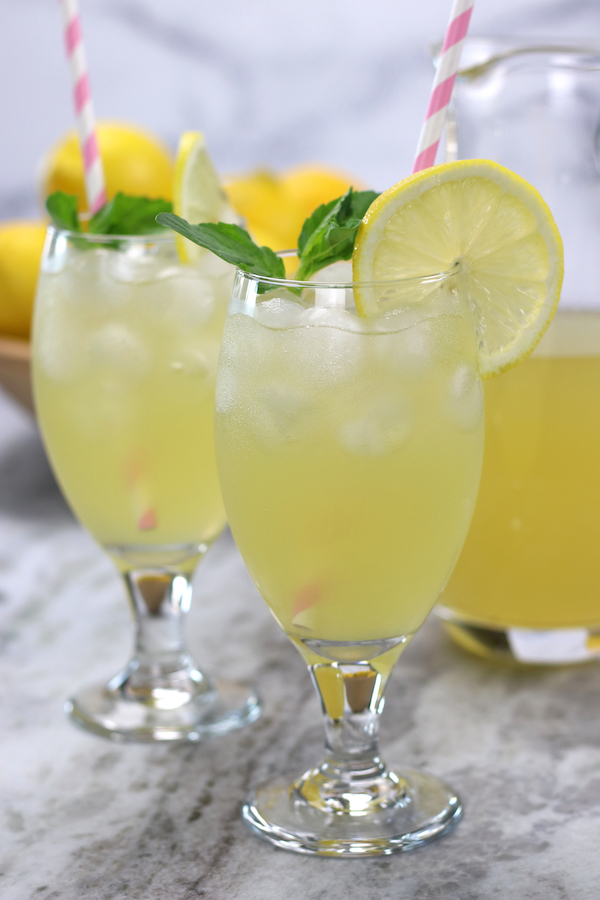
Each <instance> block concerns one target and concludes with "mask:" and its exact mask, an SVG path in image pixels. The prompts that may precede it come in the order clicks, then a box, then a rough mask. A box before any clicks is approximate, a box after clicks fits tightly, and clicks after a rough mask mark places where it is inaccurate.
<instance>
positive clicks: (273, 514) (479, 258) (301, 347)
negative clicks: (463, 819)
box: [157, 160, 562, 857]
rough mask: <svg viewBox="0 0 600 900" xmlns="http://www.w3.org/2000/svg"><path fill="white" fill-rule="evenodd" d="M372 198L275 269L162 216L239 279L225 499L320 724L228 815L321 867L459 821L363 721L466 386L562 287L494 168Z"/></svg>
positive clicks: (461, 483)
mask: <svg viewBox="0 0 600 900" xmlns="http://www.w3.org/2000/svg"><path fill="white" fill-rule="evenodd" d="M372 195H373V192H354V191H353V190H351V189H349V190H348V191H347V192H346V194H344V195H343V196H342V197H340V198H338V199H337V200H333V201H331V203H330V204H326V205H324V206H321V207H319V209H317V210H315V212H314V213H313V215H312V216H311V217H310V218H309V219H308V220H307V222H305V224H304V226H303V228H302V232H301V233H300V236H299V238H298V247H297V253H294V254H285V256H286V257H289V256H296V257H297V262H298V265H297V267H296V266H294V260H292V267H293V268H290V269H288V266H287V265H286V264H285V262H284V259H283V258H281V257H280V256H279V257H278V256H277V255H276V254H275V253H273V251H272V248H268V247H265V246H258V245H257V244H255V243H254V242H253V241H252V239H251V238H250V236H249V235H248V234H247V233H246V232H245V231H243V230H242V229H241V228H239V227H237V226H231V225H226V224H221V225H217V224H211V223H210V222H208V223H200V224H197V225H193V224H191V223H190V222H187V221H186V220H185V219H183V218H181V217H177V216H176V215H173V214H169V213H161V214H159V216H158V219H157V220H158V221H159V222H160V223H161V224H163V225H166V226H169V227H172V228H173V229H174V230H175V231H176V232H177V233H178V234H180V235H181V236H182V237H184V238H186V239H188V240H191V241H193V242H194V243H196V244H197V245H198V246H199V247H204V248H205V249H212V250H213V251H214V252H216V253H219V254H220V255H221V256H222V258H223V259H227V260H228V261H230V262H232V263H234V264H236V265H237V266H238V272H237V275H236V280H235V283H234V288H233V293H232V297H231V301H230V304H229V311H228V318H227V321H226V324H225V330H224V332H223V343H222V349H221V356H220V361H219V373H218V376H217V389H216V395H215V402H216V431H215V434H216V448H217V463H218V467H219V475H220V478H221V485H222V489H223V498H224V501H225V507H226V509H227V515H228V519H229V522H230V525H231V529H232V532H233V535H234V537H235V539H236V542H237V545H238V547H239V550H240V552H241V554H242V557H243V559H244V561H245V563H246V565H247V566H248V570H249V572H250V575H251V576H252V578H253V581H254V582H255V584H256V586H257V588H258V590H259V591H260V593H261V595H262V596H263V598H264V599H265V601H266V602H267V604H268V605H269V607H270V609H271V610H272V612H273V613H274V615H275V617H276V618H277V620H278V622H279V623H280V625H281V626H282V628H283V629H284V631H285V632H286V633H287V634H288V636H289V637H290V638H291V640H292V642H293V643H294V644H295V646H296V647H297V648H298V650H299V651H300V652H301V654H302V656H303V657H304V660H305V661H306V663H307V664H308V667H309V670H310V673H311V677H312V680H313V683H314V685H315V687H316V689H317V692H318V695H319V699H320V701H321V707H322V710H323V713H324V714H325V735H326V738H325V755H324V759H323V761H322V763H321V764H320V765H318V766H317V767H315V768H313V769H310V770H309V771H306V772H304V773H303V774H301V775H300V776H299V777H298V773H296V774H295V775H293V776H292V777H291V778H290V777H289V776H281V777H274V778H271V779H269V780H268V781H267V782H265V783H264V784H262V785H260V786H259V787H258V788H257V789H256V790H255V791H253V792H252V793H251V794H250V796H249V797H248V799H247V800H246V803H245V805H244V807H243V816H244V819H245V821H246V823H247V824H248V825H249V827H250V828H251V830H252V831H254V832H255V833H256V834H258V835H260V836H261V837H263V838H265V839H266V840H268V841H270V842H271V843H273V844H275V845H276V846H279V847H284V848H288V849H291V850H294V851H298V852H304V853H315V854H321V855H325V856H338V855H339V856H344V855H346V856H353V857H356V856H358V855H376V854H382V853H391V852H393V851H395V850H399V849H408V848H410V847H414V846H420V845H421V844H423V843H425V842H427V841H430V840H432V839H433V838H434V837H437V836H440V835H441V834H443V833H444V832H445V831H446V830H447V829H448V828H449V827H450V826H451V825H452V824H453V823H454V822H456V821H457V819H458V818H459V817H460V814H461V804H460V801H459V799H458V797H457V796H456V794H455V793H454V792H453V791H452V789H451V788H450V787H449V786H448V785H446V784H445V783H444V782H442V781H440V780H439V779H437V778H435V777H432V776H429V775H424V774H423V773H420V772H413V771H406V770H398V769H394V770H392V769H389V768H388V767H387V766H386V764H385V762H384V761H383V759H382V758H381V756H380V753H379V748H378V741H377V730H378V717H379V715H380V713H381V712H382V710H383V704H384V691H385V687H386V684H387V682H388V679H389V675H390V673H391V671H392V668H393V665H394V663H395V662H396V660H397V659H398V656H399V655H400V652H401V650H402V647H403V646H405V645H406V643H407V641H408V640H409V639H410V638H411V637H412V635H413V634H414V633H415V631H416V630H417V629H418V628H419V626H420V625H421V624H422V622H423V621H424V619H425V617H426V615H427V613H428V611H429V609H430V608H431V607H432V605H433V604H434V603H435V601H436V599H437V597H438V595H439V592H440V591H441V590H442V589H443V587H444V585H445V583H446V581H447V579H448V577H449V575H450V572H451V571H452V567H453V565H454V563H455V562H456V559H457V556H458V553H459V551H460V549H461V545H462V543H463V540H464V537H465V535H466V532H467V529H468V526H469V522H470V517H471V515H472V511H473V508H474V505H475V497H476V492H477V487H478V483H479V476H480V471H481V460H482V451H483V432H484V424H483V391H482V388H481V381H480V379H481V378H482V377H491V376H493V375H496V374H499V373H501V372H502V371H504V370H506V369H509V368H511V367H512V366H514V365H516V364H517V363H518V362H519V360H521V359H523V358H524V357H525V356H527V355H528V354H529V353H531V351H532V350H533V348H534V347H535V345H536V344H537V342H538V341H539V339H540V337H541V336H542V334H543V333H544V331H545V330H546V328H547V327H548V324H549V322H550V320H551V319H552V316H553V314H554V311H555V309H556V305H557V303H558V295H559V291H560V284H561V279H562V249H561V243H560V236H559V235H558V232H557V230H556V226H555V225H554V223H553V220H552V217H551V215H550V213H549V211H548V209H547V207H546V206H545V204H544V202H543V200H542V198H541V197H540V196H539V195H538V194H537V193H536V192H535V191H534V190H533V189H532V188H531V187H530V186H529V185H527V184H526V183H525V182H523V181H522V179H519V178H518V177H517V176H514V174H513V173H510V172H508V171H507V170H505V169H502V168H501V167H499V166H495V165H494V164H493V163H489V162H487V161H485V160H476V161H470V162H469V163H457V164H452V165H446V166H439V167H436V168H433V169H431V170H429V171H427V172H424V173H423V172H421V173H418V174H417V175H415V176H412V177H409V178H408V179H405V180H404V181H402V182H399V184H397V185H394V186H393V187H392V188H390V189H388V190H387V191H385V192H384V193H383V194H380V195H379V196H372ZM350 256H352V269H351V272H347V274H346V277H344V267H346V269H348V268H349V266H348V263H347V262H345V261H346V260H348V259H349V258H350ZM287 262H288V263H289V262H290V260H289V258H288V259H287ZM286 271H294V273H295V274H294V276H293V277H292V278H290V279H286V278H285V272H286Z"/></svg>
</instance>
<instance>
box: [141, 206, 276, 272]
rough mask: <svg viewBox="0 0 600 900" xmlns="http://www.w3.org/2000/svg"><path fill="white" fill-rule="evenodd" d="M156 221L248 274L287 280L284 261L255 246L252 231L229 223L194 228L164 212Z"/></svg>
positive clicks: (209, 223)
mask: <svg viewBox="0 0 600 900" xmlns="http://www.w3.org/2000/svg"><path fill="white" fill-rule="evenodd" d="M156 221H157V222H158V223H159V224H160V225H164V226H165V227H167V228H172V229H173V231H176V232H177V233H178V234H181V235H183V237H186V238H187V239H188V240H190V241H193V242H194V243H195V244H199V246H200V247H205V248H206V249H207V250H210V251H211V252H212V253H215V254H216V255H217V256H220V257H221V259H224V260H225V262H228V263H231V264H232V265H234V266H237V267H238V269H242V270H243V271H244V272H249V273H250V274H252V275H259V276H262V277H263V278H285V266H284V264H283V260H282V259H280V258H279V256H277V254H276V253H274V252H273V251H272V250H271V249H270V248H269V247H259V246H258V244H255V243H254V241H253V240H252V238H251V237H250V235H249V234H248V232H247V231H245V230H244V229H243V228H240V226H239V225H229V224H227V223H225V222H219V223H218V224H215V223H214V222H202V223H201V224H200V225H190V223H189V222H186V220H185V219H182V218H180V217H179V216H175V215H173V214H172V213H161V214H160V215H158V216H157V217H156Z"/></svg>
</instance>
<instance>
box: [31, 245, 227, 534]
mask: <svg viewBox="0 0 600 900" xmlns="http://www.w3.org/2000/svg"><path fill="white" fill-rule="evenodd" d="M54 240H55V241H61V240H63V241H64V238H62V237H61V236H55V237H54ZM113 243H114V242H113ZM204 266H205V270H204V271H202V270H201V269H194V268H191V267H189V266H184V265H182V264H181V263H180V262H179V260H178V258H177V256H176V253H175V248H174V241H173V240H172V238H171V237H170V236H168V237H167V238H166V239H165V238H160V239H158V238H157V240H156V243H154V244H150V245H148V244H147V243H143V242H141V241H140V242H137V243H136V242H135V241H132V242H130V243H129V245H128V246H127V247H126V248H119V247H116V248H115V247H114V246H110V245H108V246H107V243H106V241H104V242H102V241H101V240H98V241H97V243H95V245H94V246H92V247H91V249H86V250H85V251H81V252H77V251H76V250H75V249H73V248H71V249H70V252H69V251H67V252H65V253H64V254H63V256H62V257H61V262H60V265H59V266H56V265H55V266H54V267H52V268H49V267H46V269H45V270H44V271H42V274H41V277H40V283H39V289H38V297H37V306H36V320H35V335H34V356H35V358H36V362H37V364H36V366H35V369H34V372H35V396H36V406H37V412H38V416H39V420H40V425H41V428H42V432H43V435H44V439H45V442H46V445H47V448H48V452H49V455H50V458H51V461H52V465H53V467H54V470H55V472H56V474H57V476H58V479H59V481H60V483H61V485H62V487H63V489H64V491H65V495H66V496H67V497H68V498H69V502H70V503H71V505H72V506H73V509H74V511H75V513H76V514H77V516H78V518H79V519H80V520H81V521H82V522H83V524H84V525H85V526H86V528H88V529H89V530H90V532H91V533H92V534H93V535H94V537H96V539H97V540H98V541H99V542H100V543H102V544H104V545H110V546H125V545H152V546H155V545H163V546H164V545H191V544H207V545H208V544H210V543H211V542H212V541H213V540H214V539H215V538H216V537H217V536H218V535H219V534H220V532H221V531H222V529H223V527H224V524H225V513H224V510H223V504H222V501H221V496H220V492H219V485H218V480H217V472H216V465H215V457H214V449H213V403H214V383H215V375H216V367H217V360H218V354H219V342H220V337H221V332H222V328H223V322H224V318H225V312H226V304H227V298H228V294H229V287H230V283H231V282H230V270H229V269H228V267H226V266H225V265H224V264H223V263H222V262H221V261H220V260H217V259H215V258H214V257H213V258H208V259H207V260H206V261H205V263H204ZM211 268H212V272H211Z"/></svg>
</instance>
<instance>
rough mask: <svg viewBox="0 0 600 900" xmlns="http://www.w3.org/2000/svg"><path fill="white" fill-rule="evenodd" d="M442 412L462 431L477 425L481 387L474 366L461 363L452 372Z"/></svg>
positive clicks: (481, 399)
mask: <svg viewBox="0 0 600 900" xmlns="http://www.w3.org/2000/svg"><path fill="white" fill-rule="evenodd" d="M444 413H445V415H446V417H447V418H448V419H449V420H450V421H451V422H452V423H453V424H455V425H457V426H458V427H459V428H461V429H462V430H463V431H473V430H474V429H475V428H478V427H479V424H480V423H481V418H482V416H483V389H482V387H481V382H480V380H479V377H478V375H477V372H476V370H475V367H474V366H468V365H464V364H462V365H460V366H458V368H456V369H454V371H453V372H452V374H451V376H450V379H449V382H448V389H447V393H446V397H445V402H444Z"/></svg>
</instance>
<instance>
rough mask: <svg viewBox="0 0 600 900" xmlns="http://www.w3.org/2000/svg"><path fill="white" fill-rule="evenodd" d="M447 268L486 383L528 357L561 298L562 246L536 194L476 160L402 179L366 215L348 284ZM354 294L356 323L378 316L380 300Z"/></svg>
mask: <svg viewBox="0 0 600 900" xmlns="http://www.w3.org/2000/svg"><path fill="white" fill-rule="evenodd" d="M456 261H458V262H459V263H460V266H461V278H462V280H463V283H464V285H465V287H466V291H467V294H468V297H469V303H470V306H471V310H472V313H473V317H474V323H475V329H476V333H477V337H478V350H479V365H480V369H481V374H482V376H483V377H484V378H489V377H491V376H492V375H498V374H499V373H500V372H503V371H504V370H505V369H510V368H511V367H512V366H515V365H516V364H517V363H518V362H520V361H521V360H522V359H524V358H525V357H526V356H528V355H529V354H530V353H531V351H532V350H533V349H534V347H535V346H536V344H537V343H538V341H539V340H540V338H541V337H542V335H543V334H544V332H545V330H546V328H547V327H548V325H549V324H550V321H551V319H552V317H553V315H554V312H555V310H556V306H557V304H558V300H559V296H560V288H561V284H562V276H563V251H562V241H561V239H560V234H559V233H558V229H557V227H556V225H555V223H554V219H553V218H552V215H551V213H550V210H549V209H548V207H547V206H546V204H545V203H544V201H543V200H542V198H541V197H540V195H539V194H538V192H537V191H536V190H535V188H533V187H532V186H531V185H530V184H528V182H526V181H525V180H524V179H523V178H520V177H519V176H518V175H515V173H514V172H511V171H510V170H509V169H505V168H504V167H503V166H500V165H498V164H497V163H494V162H491V161H489V160H481V159H479V160H473V159H467V160H460V161H458V162H450V163H444V164H443V165H441V166H434V167H433V168H431V169H425V170H424V171H422V172H417V173H416V174H415V175H410V176H409V177H408V178H405V179H404V181H400V182H399V183H398V184H396V185H394V186H393V187H391V188H389V190H387V191H385V192H384V193H383V194H380V196H379V197H378V198H377V200H375V202H374V203H373V204H372V205H371V206H370V208H369V210H368V211H367V214H366V215H365V217H364V219H363V221H362V224H361V226H360V228H359V230H358V235H357V238H356V243H355V246H354V255H353V259H352V265H353V278H354V280H355V281H363V282H364V281H367V282H368V281H378V280H388V279H394V278H409V277H412V276H424V275H432V274H435V273H438V272H445V271H447V270H449V269H451V268H452V266H453V264H454V263H455V262H456ZM355 293H356V298H355V299H356V305H357V308H358V311H359V313H360V314H361V315H363V316H374V315H380V314H381V313H382V312H385V294H383V296H382V297H380V298H377V296H376V295H374V294H373V292H369V291H363V292H361V291H356V292H355Z"/></svg>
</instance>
